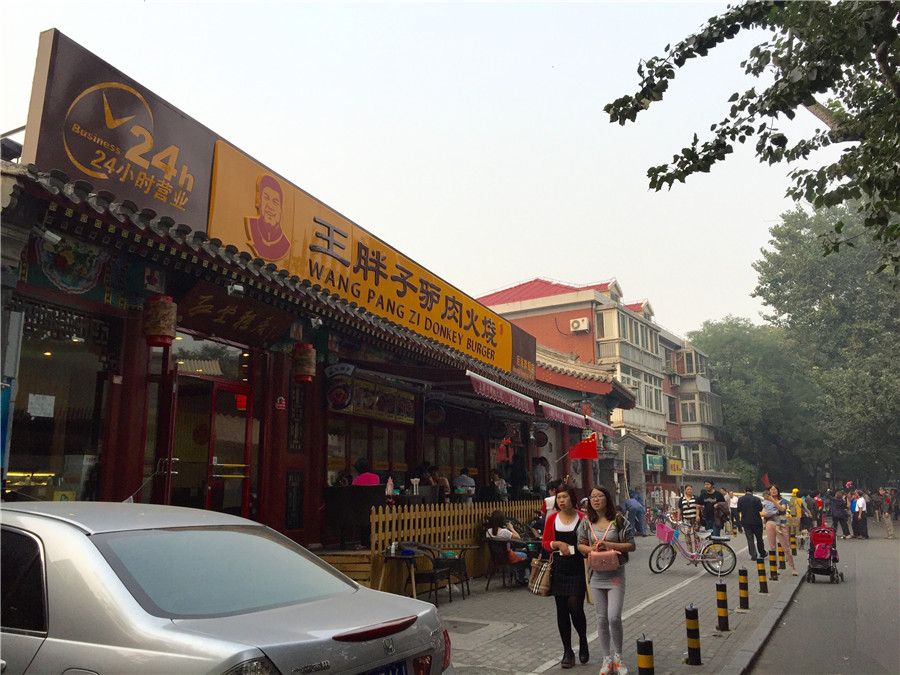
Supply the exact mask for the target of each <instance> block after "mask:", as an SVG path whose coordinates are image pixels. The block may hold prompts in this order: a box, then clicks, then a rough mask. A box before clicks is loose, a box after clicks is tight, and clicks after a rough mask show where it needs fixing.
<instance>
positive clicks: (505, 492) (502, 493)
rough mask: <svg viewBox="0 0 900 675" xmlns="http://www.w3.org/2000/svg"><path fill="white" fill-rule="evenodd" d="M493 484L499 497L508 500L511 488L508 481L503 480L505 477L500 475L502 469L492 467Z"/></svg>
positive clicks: (501, 499) (504, 500) (502, 500)
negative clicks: (507, 483)
mask: <svg viewBox="0 0 900 675" xmlns="http://www.w3.org/2000/svg"><path fill="white" fill-rule="evenodd" d="M491 484H492V485H493V486H494V489H495V490H496V491H497V498H498V499H499V500H500V501H501V502H508V501H509V488H508V487H507V485H506V481H505V480H503V477H502V476H501V475H500V471H499V470H498V469H491Z"/></svg>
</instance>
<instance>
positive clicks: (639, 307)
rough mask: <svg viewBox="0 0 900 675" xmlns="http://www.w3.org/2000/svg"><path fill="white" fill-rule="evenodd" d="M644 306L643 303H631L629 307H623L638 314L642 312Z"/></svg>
mask: <svg viewBox="0 0 900 675" xmlns="http://www.w3.org/2000/svg"><path fill="white" fill-rule="evenodd" d="M644 304H645V303H643V302H633V303H631V304H630V305H625V307H627V308H628V309H630V310H631V311H632V312H637V313H638V314H640V313H641V312H643V311H644Z"/></svg>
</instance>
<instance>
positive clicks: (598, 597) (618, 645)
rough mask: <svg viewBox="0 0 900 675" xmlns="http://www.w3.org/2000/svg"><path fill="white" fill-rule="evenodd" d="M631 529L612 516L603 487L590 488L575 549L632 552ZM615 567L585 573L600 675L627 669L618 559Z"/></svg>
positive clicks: (622, 587)
mask: <svg viewBox="0 0 900 675" xmlns="http://www.w3.org/2000/svg"><path fill="white" fill-rule="evenodd" d="M634 549H635V546H634V529H633V528H632V527H631V526H630V525H629V524H628V523H627V522H626V521H625V519H624V518H621V517H617V516H616V508H615V505H614V503H613V498H612V495H611V494H610V492H609V490H607V489H606V488H605V487H594V488H592V489H591V496H590V498H589V500H588V508H587V518H585V519H584V520H582V521H581V525H579V527H578V550H579V551H580V552H581V553H582V554H583V555H585V556H587V555H588V554H589V553H590V552H591V551H592V550H594V551H609V550H612V551H619V552H621V553H626V554H627V553H628V552H629V551H633V550H634ZM619 557H620V560H619V568H618V569H616V570H613V571H611V572H598V571H596V570H593V569H591V570H589V572H588V583H589V584H590V587H591V593H592V595H593V597H594V609H595V610H596V611H597V636H598V637H599V638H600V648H601V649H602V650H603V664H602V666H601V667H600V675H610V674H611V673H618V674H619V675H628V668H626V667H625V662H624V661H623V660H622V642H623V635H624V628H623V625H622V608H623V607H624V605H625V564H624V562H625V561H623V560H622V558H626V559H627V556H619ZM579 658H580V660H581V662H582V663H585V662H586V661H587V660H588V659H587V650H585V653H584V654H579Z"/></svg>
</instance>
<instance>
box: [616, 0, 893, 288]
mask: <svg viewBox="0 0 900 675" xmlns="http://www.w3.org/2000/svg"><path fill="white" fill-rule="evenodd" d="M750 30H755V31H760V32H762V33H763V34H764V35H765V36H766V38H767V39H766V40H764V41H763V42H761V43H760V44H758V45H757V46H755V47H753V48H752V49H751V50H750V53H749V55H748V58H747V59H746V60H745V61H744V62H743V63H742V64H741V66H742V68H743V69H744V71H745V72H746V73H747V74H748V75H751V76H753V77H755V78H757V79H758V80H759V82H760V87H761V88H760V90H759V91H757V88H756V87H753V88H751V89H749V90H747V91H745V92H743V93H741V92H736V93H734V94H733V95H732V96H731V98H730V99H729V100H728V109H727V114H726V116H725V118H724V119H723V120H722V121H721V122H718V123H716V124H713V125H712V126H711V128H710V136H709V137H708V138H706V139H704V140H702V141H701V139H700V138H699V137H698V135H697V134H696V133H695V134H694V136H693V140H692V141H691V143H690V144H689V145H688V146H687V147H685V148H683V149H682V150H681V152H680V154H676V155H675V156H674V157H673V159H672V162H671V163H668V164H662V165H660V166H656V167H652V168H650V169H649V170H648V172H647V175H648V177H649V179H650V180H649V182H650V188H651V189H653V190H661V189H662V188H663V187H664V186H666V187H668V188H669V189H671V187H672V185H673V183H674V182H675V181H679V182H684V181H685V179H686V178H687V177H688V176H690V175H692V174H695V173H698V172H708V171H709V170H710V168H711V167H712V166H713V165H714V164H716V163H717V162H721V161H723V160H725V159H726V157H727V156H728V155H729V154H731V153H732V152H733V150H734V144H735V143H741V144H744V143H748V142H754V141H755V152H756V156H757V157H758V158H759V160H760V162H764V163H768V164H770V165H771V164H775V163H778V162H785V163H788V164H793V165H794V166H795V167H796V168H794V169H793V170H792V172H791V174H790V175H791V177H792V179H793V185H792V186H791V187H790V188H789V189H788V194H789V195H790V196H791V197H792V198H793V199H795V200H798V201H799V200H805V201H806V202H808V203H810V204H811V205H813V206H814V207H816V208H822V207H829V206H836V205H838V204H844V203H849V202H852V203H853V204H854V205H855V206H854V208H855V210H856V212H857V213H858V214H859V217H860V218H859V219H860V221H861V222H862V225H863V226H864V227H865V228H866V229H867V231H869V232H871V236H872V239H873V241H875V242H876V244H877V245H878V252H879V262H878V264H877V265H876V268H877V269H878V270H879V271H880V270H882V269H885V268H890V269H892V270H893V272H894V274H897V273H898V272H900V160H898V148H900V73H898V68H900V2H896V1H895V2H797V1H792V2H745V3H742V4H739V5H737V6H729V7H728V9H727V10H726V11H725V12H723V13H722V14H720V15H718V16H715V17H713V18H711V19H710V20H709V21H708V22H707V23H706V24H705V25H704V26H703V27H702V28H701V29H700V30H699V31H698V32H697V33H696V34H694V35H691V36H689V37H687V38H686V39H684V40H682V41H681V42H679V43H678V44H676V45H674V46H672V45H666V47H665V50H664V51H665V54H664V55H663V56H658V57H653V58H650V59H648V60H646V61H642V62H641V63H640V64H639V65H638V68H637V73H638V76H639V77H640V78H641V80H640V85H639V87H638V90H637V92H635V93H634V94H629V95H626V96H622V97H621V98H618V99H616V100H615V101H613V102H612V103H610V104H608V105H607V106H605V108H604V110H605V111H606V112H607V113H608V114H609V117H610V121H611V122H618V123H619V124H621V125H624V124H625V123H626V122H634V121H635V119H636V117H637V115H638V114H639V113H641V112H642V111H644V110H646V109H647V108H648V107H650V105H652V104H654V103H655V102H657V101H661V100H662V99H663V97H664V95H665V93H666V91H667V90H668V88H669V83H670V81H672V80H674V79H675V76H676V72H677V71H678V70H679V69H680V68H682V67H684V66H685V65H686V63H687V62H688V61H689V60H691V59H694V58H697V57H705V56H707V55H708V54H709V53H710V52H711V51H712V50H713V49H715V47H717V46H719V45H720V44H722V43H723V42H724V41H725V40H729V39H731V38H733V37H735V36H736V35H737V34H738V33H740V32H741V31H750ZM800 109H805V110H807V111H809V112H810V113H812V114H813V115H814V116H815V117H816V118H817V119H818V120H819V121H820V122H821V123H822V124H823V125H824V128H822V129H816V130H815V132H814V133H813V134H811V135H809V136H808V137H802V138H790V137H789V134H788V133H787V129H786V128H784V126H783V124H784V120H790V119H793V118H794V117H795V116H796V114H797V111H798V110H800ZM833 144H841V146H842V147H843V151H842V153H841V155H840V158H839V159H838V160H837V161H835V162H833V163H831V164H827V165H825V166H822V167H821V168H818V169H811V168H805V166H797V163H798V162H800V161H801V160H805V159H808V158H809V157H810V155H811V154H812V153H814V152H815V151H816V150H818V149H820V148H825V147H828V146H830V145H833ZM844 225H845V221H843V220H840V219H839V220H836V221H834V222H833V223H832V227H831V229H830V231H829V232H828V233H826V234H825V236H823V238H822V240H821V244H822V246H823V248H824V252H825V253H826V254H828V253H833V252H837V251H838V250H840V249H842V248H843V247H844V246H846V245H847V244H852V239H850V238H848V237H847V236H846V235H845V233H844V231H843V230H844Z"/></svg>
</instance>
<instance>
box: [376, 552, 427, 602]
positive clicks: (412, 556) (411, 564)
mask: <svg viewBox="0 0 900 675" xmlns="http://www.w3.org/2000/svg"><path fill="white" fill-rule="evenodd" d="M378 555H380V556H381V557H382V558H384V564H383V565H382V567H381V575H380V576H379V577H378V590H379V591H380V590H381V589H382V587H383V586H384V573H385V572H386V571H387V566H388V563H389V562H403V563H405V564H406V571H407V574H408V575H409V583H410V586H411V588H410V594H411V595H412V597H413V598H415V597H416V562H415V561H416V558H421V557H423V555H424V554H423V553H420V552H418V551H407V553H406V555H401V552H400V551H397V553H394V554H392V553H391V552H390V551H381V552H380V553H379V554H378Z"/></svg>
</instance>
